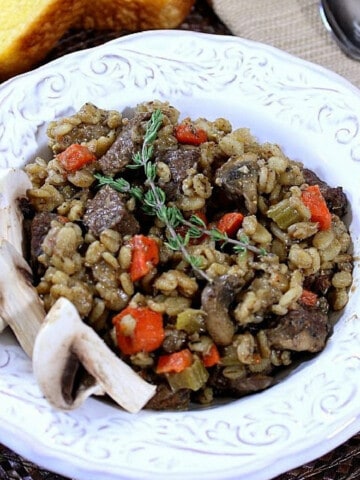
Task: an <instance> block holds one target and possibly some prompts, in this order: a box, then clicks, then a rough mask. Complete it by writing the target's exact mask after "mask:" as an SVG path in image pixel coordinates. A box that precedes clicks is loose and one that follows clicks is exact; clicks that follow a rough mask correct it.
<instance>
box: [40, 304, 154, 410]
mask: <svg viewBox="0 0 360 480" xmlns="http://www.w3.org/2000/svg"><path fill="white" fill-rule="evenodd" d="M81 365H82V366H83V367H84V368H85V369H86V371H87V372H88V374H90V376H91V377H92V379H91V380H92V381H91V382H90V385H89V384H87V386H86V385H85V386H84V385H82V386H81V387H80V388H77V387H76V385H75V377H76V372H77V371H78V370H79V367H81ZM33 370H34V374H35V377H36V379H37V381H38V384H39V386H40V389H41V390H42V392H43V394H44V395H45V397H46V398H47V400H48V401H49V402H50V403H51V404H52V405H53V406H54V407H56V408H59V409H63V410H69V409H73V408H76V407H78V406H79V405H80V404H81V403H82V402H83V401H84V400H85V399H86V398H87V397H89V396H90V395H92V394H97V395H101V394H104V393H107V394H108V395H109V396H110V397H111V398H112V399H113V400H114V401H115V402H116V403H117V404H119V405H120V406H122V407H123V408H124V409H125V410H127V411H129V412H131V413H135V412H138V411H139V410H140V409H141V408H143V407H144V406H145V404H146V403H147V402H148V401H149V400H150V398H151V397H152V396H153V395H154V393H155V391H156V386H155V385H151V384H149V383H147V382H146V381H145V380H143V379H142V378H141V377H140V376H139V375H138V374H137V373H135V372H134V371H133V370H132V369H131V368H130V367H129V366H128V365H127V364H126V363H124V362H123V361H122V360H121V359H120V358H119V357H117V356H116V355H115V353H114V352H112V351H111V350H110V348H109V347H108V346H107V345H106V344H105V342H104V341H103V340H102V339H101V338H100V337H99V335H98V334H97V333H96V332H95V331H94V330H93V329H92V328H91V327H89V326H88V325H86V324H85V323H84V322H83V321H82V320H81V318H80V316H79V313H78V311H77V310H76V308H75V306H74V305H73V304H72V303H71V302H70V301H69V300H67V299H66V298H59V299H58V300H57V301H56V303H55V304H54V305H53V307H52V308H51V310H50V311H49V312H48V314H47V316H46V318H45V321H44V323H43V325H42V327H41V329H40V331H39V333H38V336H37V338H36V341H35V346H34V353H33ZM69 392H70V393H69Z"/></svg>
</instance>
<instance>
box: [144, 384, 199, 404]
mask: <svg viewBox="0 0 360 480" xmlns="http://www.w3.org/2000/svg"><path fill="white" fill-rule="evenodd" d="M189 403H190V390H188V389H183V390H178V391H177V392H173V391H172V390H171V388H170V387H169V386H168V385H165V384H164V383H161V384H160V385H158V386H157V389H156V393H155V395H154V396H153V397H152V398H151V399H150V400H149V402H148V403H147V404H146V408H147V409H151V410H186V409H187V408H188V407H189Z"/></svg>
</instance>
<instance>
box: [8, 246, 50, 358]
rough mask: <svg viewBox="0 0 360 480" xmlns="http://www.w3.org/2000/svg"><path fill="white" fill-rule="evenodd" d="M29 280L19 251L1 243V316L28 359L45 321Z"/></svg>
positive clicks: (29, 271)
mask: <svg viewBox="0 0 360 480" xmlns="http://www.w3.org/2000/svg"><path fill="white" fill-rule="evenodd" d="M31 279H32V274H31V269H30V267H29V265H28V264H27V262H26V261H25V260H24V258H23V257H22V255H21V254H20V252H18V251H17V250H16V249H15V247H14V246H13V245H12V244H11V243H9V242H8V241H7V240H3V239H2V240H0V292H1V296H0V316H1V318H2V319H3V320H4V321H5V322H6V324H8V325H9V326H10V328H11V329H12V331H13V332H14V334H15V336H16V338H17V339H18V342H19V343H20V345H21V347H22V348H23V350H24V351H25V352H26V353H27V354H28V355H29V357H31V356H32V352H33V347H34V343H35V338H36V335H37V333H38V331H39V329H40V325H41V323H42V321H43V319H44V318H45V310H44V307H43V305H42V302H41V300H40V298H39V296H38V294H37V291H36V289H35V288H34V286H33V285H32V283H31Z"/></svg>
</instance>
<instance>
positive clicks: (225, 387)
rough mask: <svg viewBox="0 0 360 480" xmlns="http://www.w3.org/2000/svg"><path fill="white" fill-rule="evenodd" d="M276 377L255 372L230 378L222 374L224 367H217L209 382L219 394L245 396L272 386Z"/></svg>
mask: <svg viewBox="0 0 360 480" xmlns="http://www.w3.org/2000/svg"><path fill="white" fill-rule="evenodd" d="M273 382H274V379H273V378H272V377H270V376H269V375H264V374H253V375H250V376H247V377H239V378H228V377H225V376H224V375H223V374H222V368H219V367H216V368H214V369H213V371H212V372H211V374H210V378H209V381H208V384H209V385H210V386H211V387H213V389H214V390H215V392H216V394H217V395H222V396H224V395H229V396H234V397H243V396H244V395H248V394H250V393H254V392H260V391H261V390H264V389H265V388H268V387H270V385H272V384H273Z"/></svg>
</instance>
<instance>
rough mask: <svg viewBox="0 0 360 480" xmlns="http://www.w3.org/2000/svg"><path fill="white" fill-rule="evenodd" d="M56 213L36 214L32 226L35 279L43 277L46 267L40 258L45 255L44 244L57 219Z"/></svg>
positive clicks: (32, 259)
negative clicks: (52, 224)
mask: <svg viewBox="0 0 360 480" xmlns="http://www.w3.org/2000/svg"><path fill="white" fill-rule="evenodd" d="M57 216H58V215H57V214H56V213H51V212H40V213H36V214H35V216H34V218H33V220H32V222H31V226H30V238H31V240H30V265H31V268H32V270H33V272H34V275H35V277H41V276H42V275H43V273H44V266H43V265H41V264H40V263H39V262H38V256H39V255H41V254H42V253H43V249H42V244H43V241H44V239H45V237H46V235H47V233H48V231H49V230H50V227H51V222H52V221H53V220H55V219H56V218H57Z"/></svg>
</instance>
